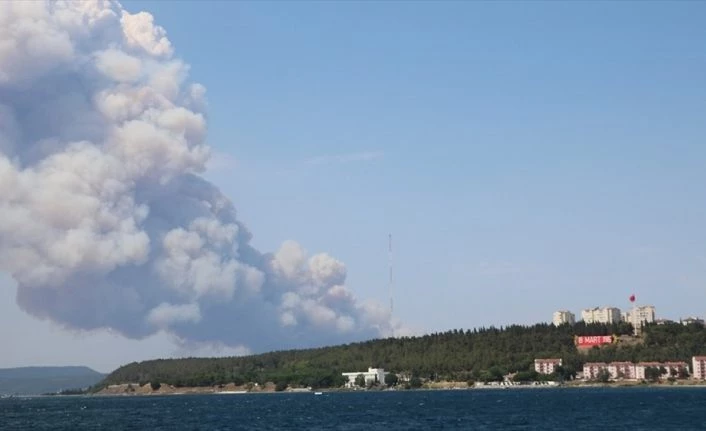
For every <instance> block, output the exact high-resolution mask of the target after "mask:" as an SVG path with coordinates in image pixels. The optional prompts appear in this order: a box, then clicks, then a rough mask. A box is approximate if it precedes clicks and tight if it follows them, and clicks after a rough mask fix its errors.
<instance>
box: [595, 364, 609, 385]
mask: <svg viewBox="0 0 706 431" xmlns="http://www.w3.org/2000/svg"><path fill="white" fill-rule="evenodd" d="M596 380H598V381H599V382H601V383H608V382H609V381H610V373H609V372H608V370H606V369H605V368H603V369H601V370H600V371H599V372H598V374H596Z"/></svg>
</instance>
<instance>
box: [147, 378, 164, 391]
mask: <svg viewBox="0 0 706 431" xmlns="http://www.w3.org/2000/svg"><path fill="white" fill-rule="evenodd" d="M150 387H151V388H152V390H153V391H158V390H159V388H161V387H162V384H161V383H159V382H158V381H156V380H152V381H151V382H150Z"/></svg>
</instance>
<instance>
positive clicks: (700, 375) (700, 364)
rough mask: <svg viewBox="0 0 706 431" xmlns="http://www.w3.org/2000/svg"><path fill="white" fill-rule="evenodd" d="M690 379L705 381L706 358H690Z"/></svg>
mask: <svg viewBox="0 0 706 431" xmlns="http://www.w3.org/2000/svg"><path fill="white" fill-rule="evenodd" d="M691 377H693V378H695V379H696V380H706V356H694V357H693V358H691Z"/></svg>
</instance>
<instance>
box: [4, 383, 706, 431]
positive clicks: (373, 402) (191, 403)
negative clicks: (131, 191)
mask: <svg viewBox="0 0 706 431" xmlns="http://www.w3.org/2000/svg"><path fill="white" fill-rule="evenodd" d="M275 429H277V430H281V429H286V430H327V429H338V430H410V429H419V430H425V429H467V430H596V429H630V430H665V429H670V430H672V429H673V430H704V429H706V389H704V388H684V387H681V388H644V387H643V388H573V389H569V388H552V389H507V390H501V389H497V390H496V389H489V390H455V391H386V392H359V393H345V392H324V393H323V394H322V395H315V394H314V393H296V394H295V393H291V394H287V393H273V394H232V395H231V394H229V395H171V396H114V397H105V396H78V397H35V398H9V399H0V430H3V431H5V430H13V431H14V430H33V431H38V430H78V431H80V430H275Z"/></svg>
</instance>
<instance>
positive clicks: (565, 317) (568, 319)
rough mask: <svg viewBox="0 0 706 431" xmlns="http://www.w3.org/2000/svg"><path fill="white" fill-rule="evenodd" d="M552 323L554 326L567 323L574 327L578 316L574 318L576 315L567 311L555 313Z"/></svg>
mask: <svg viewBox="0 0 706 431" xmlns="http://www.w3.org/2000/svg"><path fill="white" fill-rule="evenodd" d="M552 323H553V324H554V326H559V325H564V324H567V323H568V324H569V325H573V324H574V323H576V316H574V313H572V312H570V311H567V310H559V311H555V312H554V315H553V316H552Z"/></svg>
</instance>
